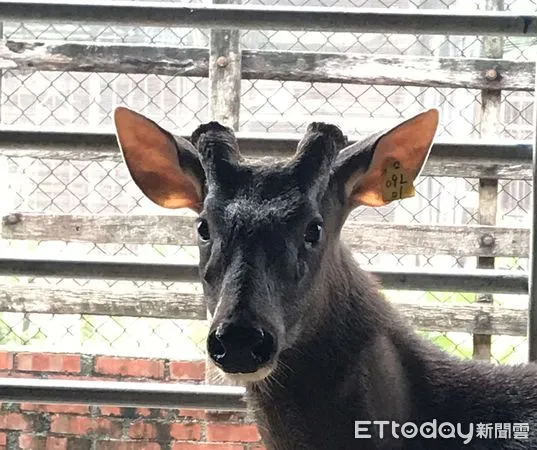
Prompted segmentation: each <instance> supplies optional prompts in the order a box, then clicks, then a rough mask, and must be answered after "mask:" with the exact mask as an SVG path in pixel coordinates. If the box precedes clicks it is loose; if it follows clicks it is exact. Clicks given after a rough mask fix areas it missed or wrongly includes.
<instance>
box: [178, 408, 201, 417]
mask: <svg viewBox="0 0 537 450" xmlns="http://www.w3.org/2000/svg"><path fill="white" fill-rule="evenodd" d="M179 415H180V416H181V417H189V418H193V419H206V418H207V411H205V410H203V409H181V410H180V411H179Z"/></svg>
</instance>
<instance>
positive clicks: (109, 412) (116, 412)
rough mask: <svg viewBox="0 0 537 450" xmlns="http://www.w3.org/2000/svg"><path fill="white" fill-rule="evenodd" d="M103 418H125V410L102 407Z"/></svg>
mask: <svg viewBox="0 0 537 450" xmlns="http://www.w3.org/2000/svg"><path fill="white" fill-rule="evenodd" d="M99 409H100V410H101V415H102V416H118V417H121V416H123V408H118V407H117V406H100V407H99Z"/></svg>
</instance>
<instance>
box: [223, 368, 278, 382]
mask: <svg viewBox="0 0 537 450" xmlns="http://www.w3.org/2000/svg"><path fill="white" fill-rule="evenodd" d="M218 370H219V371H220V372H221V373H222V375H224V377H225V378H227V379H228V380H231V381H236V382H239V383H254V382H256V381H261V380H263V379H265V378H266V377H268V376H269V375H270V373H271V372H272V367H263V368H261V369H259V370H257V371H256V372H252V373H227V372H224V371H223V370H222V369H218Z"/></svg>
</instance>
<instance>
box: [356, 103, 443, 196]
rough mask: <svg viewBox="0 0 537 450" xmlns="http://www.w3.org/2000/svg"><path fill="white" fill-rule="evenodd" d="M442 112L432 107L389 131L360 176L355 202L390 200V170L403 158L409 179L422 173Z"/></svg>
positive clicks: (403, 167) (404, 168) (378, 144)
mask: <svg viewBox="0 0 537 450" xmlns="http://www.w3.org/2000/svg"><path fill="white" fill-rule="evenodd" d="M438 119H439V114H438V111H437V110H436V109H432V110H429V111H426V112H424V113H421V114H419V115H417V116H416V117H413V118H411V119H409V120H407V121H405V122H403V123H401V124H400V125H398V126H396V127H395V128H393V129H392V130H390V131H389V132H388V133H386V134H385V135H384V136H383V137H382V138H381V139H380V140H379V141H378V143H377V146H376V148H375V152H374V154H373V158H372V160H371V165H370V167H369V169H368V170H367V172H366V173H365V174H363V176H361V177H359V178H358V179H357V181H356V184H355V185H354V187H353V189H352V192H351V203H352V204H353V205H356V206H357V205H365V206H383V205H386V204H388V203H390V201H388V200H384V198H383V195H382V189H383V183H385V181H386V180H385V175H386V170H387V167H388V165H389V164H391V163H392V162H393V160H397V161H399V163H400V164H401V167H402V169H403V170H404V172H405V174H406V175H407V177H408V181H409V182H412V183H413V182H414V180H415V179H416V177H417V176H418V175H419V173H420V171H421V169H422V167H423V165H424V163H425V161H426V159H427V156H428V155H429V151H430V148H431V145H432V143H433V140H434V136H435V134H436V130H437V127H438Z"/></svg>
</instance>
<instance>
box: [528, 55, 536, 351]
mask: <svg viewBox="0 0 537 450" xmlns="http://www.w3.org/2000/svg"><path fill="white" fill-rule="evenodd" d="M535 62H536V64H535V80H536V81H535V90H534V91H533V161H532V162H533V177H532V185H531V194H532V195H531V209H530V213H531V221H530V226H531V230H530V243H529V249H530V255H529V260H528V266H529V267H528V287H529V298H528V308H529V311H528V318H529V320H528V359H529V360H530V361H533V362H535V361H537V261H536V258H537V60H536V61H535Z"/></svg>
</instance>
